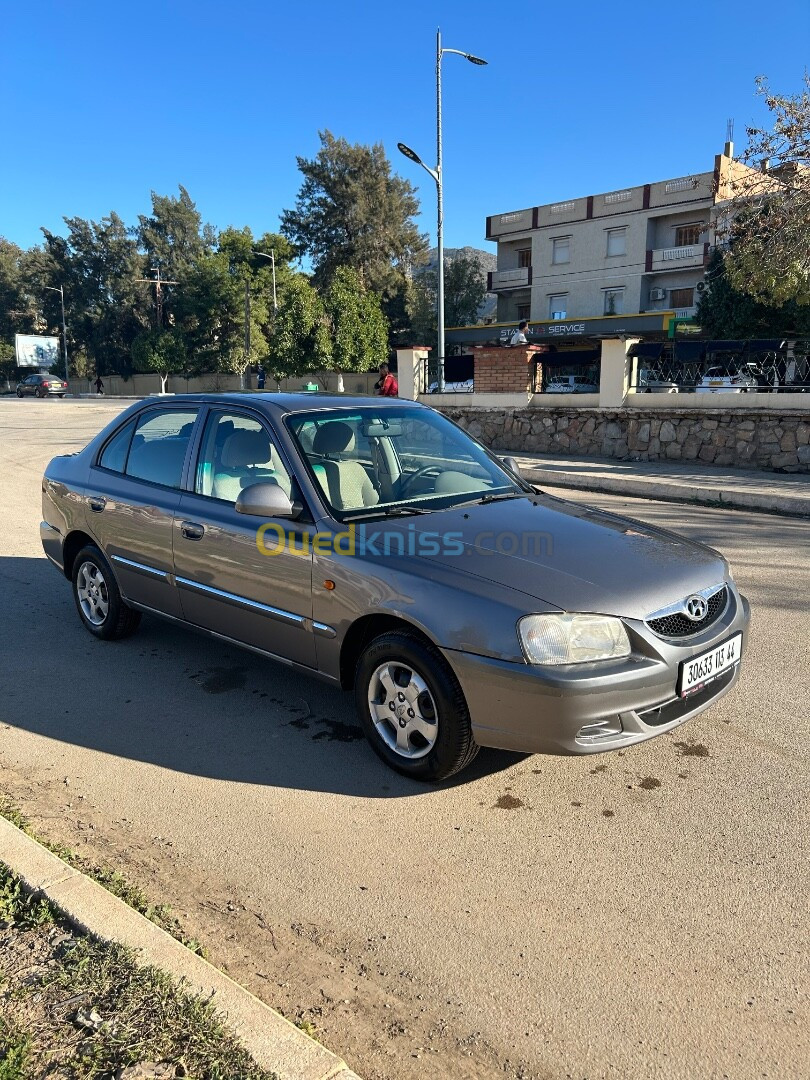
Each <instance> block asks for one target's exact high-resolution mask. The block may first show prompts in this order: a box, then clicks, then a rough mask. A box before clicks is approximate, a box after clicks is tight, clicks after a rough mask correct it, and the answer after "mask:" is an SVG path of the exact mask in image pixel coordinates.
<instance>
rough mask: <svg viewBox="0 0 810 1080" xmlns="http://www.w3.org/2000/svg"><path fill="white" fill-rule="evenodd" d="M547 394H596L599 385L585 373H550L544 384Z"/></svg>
mask: <svg viewBox="0 0 810 1080" xmlns="http://www.w3.org/2000/svg"><path fill="white" fill-rule="evenodd" d="M546 393H547V394H598V393H599V387H598V386H594V384H593V383H592V382H591V381H590V380H589V379H588V378H587V377H586V376H585V375H552V376H551V378H550V379H549V381H548V385H547V386H546Z"/></svg>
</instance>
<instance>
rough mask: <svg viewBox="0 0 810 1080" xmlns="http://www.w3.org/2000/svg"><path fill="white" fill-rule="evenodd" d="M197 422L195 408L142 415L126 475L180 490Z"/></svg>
mask: <svg viewBox="0 0 810 1080" xmlns="http://www.w3.org/2000/svg"><path fill="white" fill-rule="evenodd" d="M196 419H197V410H196V409H161V410H160V411H159V412H152V413H146V414H145V415H143V416H141V418H140V419H139V420H138V425H137V427H136V429H135V434H134V436H133V438H132V445H131V446H130V450H129V457H128V458H127V464H126V474H127V476H132V477H135V478H136V479H138V480H148V481H149V482H150V483H152V484H162V485H163V486H164V487H173V488H179V487H180V484H181V481H182V479H183V462H184V461H185V459H186V450H187V449H188V444H189V441H190V439H191V432H192V431H193V429H194V421H195V420H196Z"/></svg>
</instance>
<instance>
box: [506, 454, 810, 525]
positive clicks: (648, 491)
mask: <svg viewBox="0 0 810 1080" xmlns="http://www.w3.org/2000/svg"><path fill="white" fill-rule="evenodd" d="M517 461H518V464H519V465H520V472H521V475H522V476H523V477H524V478H525V479H526V480H528V481H529V483H531V484H538V485H539V486H540V487H557V488H573V489H575V490H578V491H593V492H601V493H604V494H607V495H631V496H633V497H635V498H642V499H660V500H663V501H664V502H681V503H693V504H694V503H698V504H701V505H706V506H713V507H718V506H722V507H727V508H728V509H730V510H753V511H757V512H759V513H763V514H779V515H781V516H783V517H797V518H807V517H810V498H802V497H801V496H798V495H796V496H794V495H784V494H773V495H768V494H765V493H763V492H746V491H735V490H731V489H727V488H721V487H715V486H713V484H712V482H711V481H710V480H707V481H706V484H705V486H703V487H695V486H693V485H690V484H688V483H673V482H672V481H668V480H655V479H652V478H650V479H648V478H647V477H630V476H617V477H611V476H604V475H601V474H600V475H598V476H593V475H587V474H583V475H579V474H575V473H566V472H559V471H556V470H554V469H543V468H537V466H536V465H534V464H532V463H530V462H529V461H525V460H523V461H522V460H521V459H520V457H517Z"/></svg>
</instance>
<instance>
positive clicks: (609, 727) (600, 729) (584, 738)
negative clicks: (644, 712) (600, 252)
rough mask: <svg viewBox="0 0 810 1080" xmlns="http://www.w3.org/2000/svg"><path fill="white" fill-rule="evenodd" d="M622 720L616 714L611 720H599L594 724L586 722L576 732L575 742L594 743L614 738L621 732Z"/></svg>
mask: <svg viewBox="0 0 810 1080" xmlns="http://www.w3.org/2000/svg"><path fill="white" fill-rule="evenodd" d="M623 730H624V729H623V728H622V722H621V720H620V719H619V717H618V716H616V717H614V718H613V719H611V720H599V721H598V722H597V723H595V724H586V725H585V726H584V727H581V728H580V729H579V731H578V732H577V734H576V741H577V742H584V743H595V742H601V741H603V740H606V739H615V738H616V736H617V735H621V734H622V732H623Z"/></svg>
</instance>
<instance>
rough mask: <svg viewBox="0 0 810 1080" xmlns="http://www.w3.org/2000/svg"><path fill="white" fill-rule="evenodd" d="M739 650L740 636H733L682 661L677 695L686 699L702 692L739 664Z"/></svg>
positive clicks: (740, 644) (740, 646) (740, 645)
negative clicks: (698, 691)
mask: <svg viewBox="0 0 810 1080" xmlns="http://www.w3.org/2000/svg"><path fill="white" fill-rule="evenodd" d="M741 649H742V634H735V635H734V637H731V638H729V639H728V640H727V641H724V642H722V644H720V645H715V646H714V647H713V648H711V649H708V650H707V651H706V652H704V653H700V654H699V655H698V656H693V657H692V658H691V660H684V661H683V662H682V663H681V666H680V671H679V673H678V694H679V695H680V696H681V697H688V695H689V694H694V693H695V692H696V691H697V690H702V689H703V687H704V686H706V684H707V683H710V682H711V681H712V680H713V679H716V678H717V677H718V675H722V674H723V672H724V671H728V670H729V668H733V667H735V665H737V664H739V662H740V651H741Z"/></svg>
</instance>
